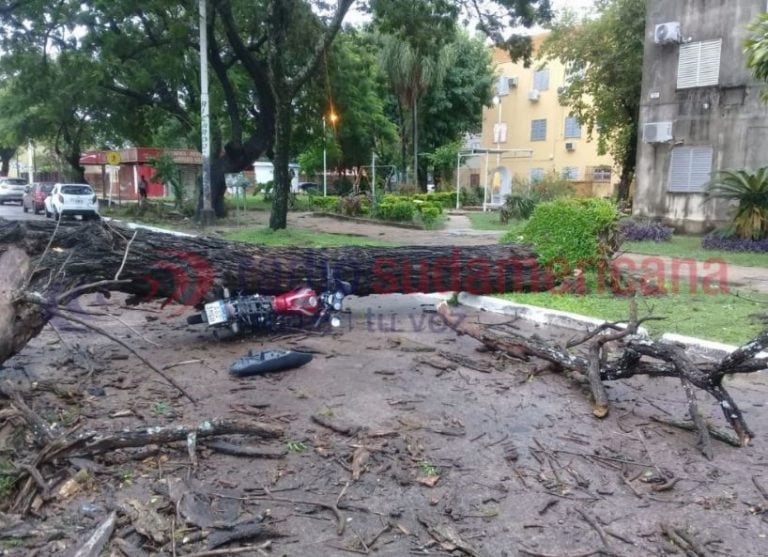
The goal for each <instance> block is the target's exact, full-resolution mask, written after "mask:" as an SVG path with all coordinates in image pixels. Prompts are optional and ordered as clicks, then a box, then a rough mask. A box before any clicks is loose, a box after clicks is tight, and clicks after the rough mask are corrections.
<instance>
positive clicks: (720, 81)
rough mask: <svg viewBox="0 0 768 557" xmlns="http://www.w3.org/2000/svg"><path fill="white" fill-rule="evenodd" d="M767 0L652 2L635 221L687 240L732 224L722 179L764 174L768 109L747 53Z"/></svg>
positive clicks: (645, 52) (649, 3)
mask: <svg viewBox="0 0 768 557" xmlns="http://www.w3.org/2000/svg"><path fill="white" fill-rule="evenodd" d="M765 10H766V1H765V0H738V1H731V2H714V1H712V0H676V1H674V2H670V1H668V0H648V11H647V16H646V33H645V47H644V60H643V84H642V100H641V108H640V138H639V144H638V165H637V190H636V193H635V199H634V213H635V214H637V215H643V216H650V217H657V218H660V219H662V220H664V221H666V222H667V223H669V224H672V225H675V226H677V227H678V228H681V229H684V230H686V231H688V232H703V231H706V230H708V229H710V228H712V227H714V226H717V225H719V224H722V223H724V222H726V221H727V219H728V214H729V210H730V205H729V203H728V202H725V201H723V200H706V199H705V197H704V195H703V194H704V189H705V186H706V184H707V182H708V181H709V180H710V178H711V176H712V173H713V172H716V171H717V170H721V169H742V168H751V169H757V168H760V167H762V166H766V165H768V108H766V105H765V103H764V102H763V101H762V100H761V98H760V94H761V91H762V90H763V88H764V87H765V84H764V83H759V82H756V81H755V80H754V79H753V78H752V76H751V74H750V72H749V71H748V69H747V66H746V58H745V56H744V53H743V45H744V40H745V38H746V36H747V30H746V26H747V24H748V23H749V22H750V21H752V20H753V19H754V18H755V16H757V15H758V14H759V13H761V12H763V11H765Z"/></svg>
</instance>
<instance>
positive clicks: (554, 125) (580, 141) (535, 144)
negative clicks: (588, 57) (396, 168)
mask: <svg viewBox="0 0 768 557" xmlns="http://www.w3.org/2000/svg"><path fill="white" fill-rule="evenodd" d="M545 36H546V35H538V36H536V37H534V38H533V42H534V50H535V49H536V47H537V46H538V45H540V44H541V42H542V41H543V39H544V37H545ZM493 61H494V64H495V65H496V75H497V76H498V77H497V82H496V87H495V97H494V106H492V107H489V108H486V109H484V110H483V130H482V145H483V147H484V148H486V149H499V150H503V151H504V152H502V153H498V154H489V155H482V156H481V157H479V158H476V159H475V160H474V161H472V162H473V163H474V164H473V165H472V166H474V167H475V168H476V169H478V171H479V174H480V176H479V177H480V185H481V186H483V187H485V186H486V184H485V183H483V180H482V177H483V176H484V175H485V176H487V177H488V178H487V191H488V194H487V197H486V201H487V203H488V204H490V205H496V204H499V203H502V202H503V200H504V198H505V196H506V195H507V194H509V193H510V192H511V190H512V188H513V184H520V183H529V182H530V181H535V180H537V179H540V178H542V177H544V176H546V175H547V174H549V173H552V172H554V173H556V174H557V175H559V176H562V177H564V178H566V179H568V180H570V181H572V182H573V187H574V193H575V194H576V195H580V196H610V195H613V183H614V182H616V181H617V179H616V178H617V176H618V173H617V172H615V170H614V169H613V160H612V158H611V157H610V156H607V155H604V156H599V155H598V154H597V143H596V142H594V141H593V142H590V141H587V133H586V129H583V128H582V126H581V125H580V123H579V121H578V119H577V118H575V117H573V116H571V114H570V111H569V109H568V107H565V106H562V105H561V104H560V102H559V99H558V89H560V88H561V87H563V86H564V85H565V83H566V77H567V71H566V67H565V66H564V65H563V64H562V63H560V62H559V61H557V60H552V61H546V62H544V61H536V60H534V62H533V63H532V64H531V66H530V67H529V68H526V67H524V66H523V64H522V62H519V63H512V62H511V61H510V59H509V55H508V54H507V53H506V52H505V51H503V50H500V49H495V50H494V52H493ZM486 168H487V169H488V170H487V173H486V170H485V169H486ZM475 182H477V178H475Z"/></svg>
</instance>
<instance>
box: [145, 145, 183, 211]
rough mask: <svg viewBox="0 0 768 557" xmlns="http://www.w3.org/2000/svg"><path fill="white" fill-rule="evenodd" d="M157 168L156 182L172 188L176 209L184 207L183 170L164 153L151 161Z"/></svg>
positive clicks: (171, 157)
mask: <svg viewBox="0 0 768 557" xmlns="http://www.w3.org/2000/svg"><path fill="white" fill-rule="evenodd" d="M149 162H150V164H151V165H152V166H154V167H155V176H154V178H155V180H159V181H161V182H163V183H164V184H166V185H167V186H170V189H171V193H172V194H173V203H174V206H175V208H176V209H181V207H182V206H183V205H184V185H183V184H182V182H181V170H180V169H179V166H178V165H177V164H176V163H175V162H174V160H173V156H172V155H170V154H168V153H163V154H162V155H160V156H159V157H158V158H156V159H152V160H151V161H149Z"/></svg>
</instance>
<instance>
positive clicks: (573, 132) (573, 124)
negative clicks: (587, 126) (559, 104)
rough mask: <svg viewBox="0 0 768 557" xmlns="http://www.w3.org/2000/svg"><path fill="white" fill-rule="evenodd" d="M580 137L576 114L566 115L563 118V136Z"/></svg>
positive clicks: (567, 137)
mask: <svg viewBox="0 0 768 557" xmlns="http://www.w3.org/2000/svg"><path fill="white" fill-rule="evenodd" d="M579 137H581V123H580V122H579V119H578V118H576V116H568V117H567V118H566V119H565V138H566V139H578V138H579Z"/></svg>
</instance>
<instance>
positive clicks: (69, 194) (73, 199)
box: [45, 184, 99, 220]
mask: <svg viewBox="0 0 768 557" xmlns="http://www.w3.org/2000/svg"><path fill="white" fill-rule="evenodd" d="M75 215H80V216H82V217H83V220H85V219H97V218H99V200H98V198H97V197H96V192H95V191H93V188H92V187H91V186H89V185H88V184H56V185H54V186H53V189H52V190H51V193H50V195H48V197H46V198H45V216H46V217H48V218H51V217H53V218H54V219H56V220H59V218H61V217H73V216H75Z"/></svg>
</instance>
